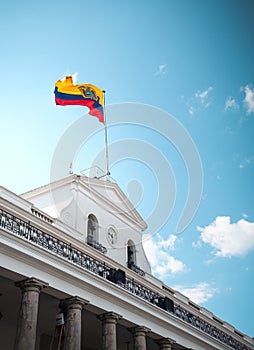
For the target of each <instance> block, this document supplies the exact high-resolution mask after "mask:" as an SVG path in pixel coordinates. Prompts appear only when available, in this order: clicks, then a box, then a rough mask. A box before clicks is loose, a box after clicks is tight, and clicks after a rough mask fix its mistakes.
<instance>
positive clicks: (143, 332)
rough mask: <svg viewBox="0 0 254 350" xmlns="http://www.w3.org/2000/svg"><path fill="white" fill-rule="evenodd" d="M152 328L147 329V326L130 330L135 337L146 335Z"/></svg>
mask: <svg viewBox="0 0 254 350" xmlns="http://www.w3.org/2000/svg"><path fill="white" fill-rule="evenodd" d="M150 330H151V329H150V328H147V327H145V326H136V327H132V328H129V331H130V332H131V333H132V334H134V335H146V333H148V332H150Z"/></svg>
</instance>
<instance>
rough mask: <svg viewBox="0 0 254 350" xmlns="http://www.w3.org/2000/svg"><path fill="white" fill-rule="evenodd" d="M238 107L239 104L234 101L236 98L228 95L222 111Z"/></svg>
mask: <svg viewBox="0 0 254 350" xmlns="http://www.w3.org/2000/svg"><path fill="white" fill-rule="evenodd" d="M238 109H239V104H238V103H237V102H236V100H235V99H234V98H233V97H231V96H229V97H228V98H227V99H226V102H225V107H224V111H228V110H238Z"/></svg>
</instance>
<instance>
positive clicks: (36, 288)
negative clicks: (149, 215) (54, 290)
mask: <svg viewBox="0 0 254 350" xmlns="http://www.w3.org/2000/svg"><path fill="white" fill-rule="evenodd" d="M48 285H49V284H48V283H46V282H43V281H41V280H39V279H37V278H35V277H31V278H26V279H24V280H21V281H17V282H15V286H16V287H19V288H20V289H21V291H22V293H25V292H38V293H39V292H40V291H41V289H42V288H45V287H48Z"/></svg>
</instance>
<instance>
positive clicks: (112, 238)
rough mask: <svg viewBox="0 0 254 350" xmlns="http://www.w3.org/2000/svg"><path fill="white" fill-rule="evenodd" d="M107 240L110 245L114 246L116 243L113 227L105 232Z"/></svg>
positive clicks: (115, 233)
mask: <svg viewBox="0 0 254 350" xmlns="http://www.w3.org/2000/svg"><path fill="white" fill-rule="evenodd" d="M107 239H108V241H109V243H110V244H116V242H117V232H116V230H115V229H114V228H113V227H110V228H109V229H108V232H107Z"/></svg>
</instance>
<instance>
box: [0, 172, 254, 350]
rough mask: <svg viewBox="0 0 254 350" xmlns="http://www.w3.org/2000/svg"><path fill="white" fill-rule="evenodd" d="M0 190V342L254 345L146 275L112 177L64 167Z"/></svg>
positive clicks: (87, 349)
mask: <svg viewBox="0 0 254 350" xmlns="http://www.w3.org/2000/svg"><path fill="white" fill-rule="evenodd" d="M0 195H1V201H0V243H1V245H0V261H1V267H0V349H3V350H11V349H15V350H34V349H38V350H46V349H49V350H53V349H59V350H60V349H64V350H80V349H82V350H95V349H103V350H104V349H110V350H115V349H119V350H125V349H126V350H131V349H135V350H146V349H147V350H153V349H154V350H156V349H163V350H166V349H173V350H183V349H195V350H201V349H207V350H209V349H211V350H212V349H228V350H230V349H237V350H254V341H253V338H250V337H248V336H247V335H244V334H242V333H241V332H239V331H237V330H236V329H235V328H234V327H232V326H231V325H229V324H228V323H227V322H225V321H222V320H220V319H218V318H217V317H216V316H214V315H213V314H212V313H211V312H209V311H208V310H206V309H205V308H203V307H200V306H198V305H196V304H195V303H193V302H192V301H191V300H189V299H188V298H186V297H185V296H183V295H182V294H181V293H179V292H177V291H175V290H173V289H171V288H170V287H168V286H166V285H164V284H163V282H161V281H159V280H158V279H156V278H155V277H154V276H152V275H151V269H150V265H149V262H148V260H147V257H146V255H145V252H144V249H143V246H142V232H143V231H144V230H145V229H146V223H145V222H144V221H143V219H142V218H141V217H140V215H139V214H138V212H137V211H136V210H135V208H134V207H133V206H132V204H131V203H130V202H129V200H128V199H127V198H126V196H125V195H124V194H123V192H122V191H121V190H120V188H119V187H118V186H117V184H115V183H112V182H110V181H102V180H99V179H96V178H88V177H85V176H79V175H74V174H72V175H70V176H68V177H66V178H64V179H61V180H59V181H56V182H54V183H52V184H50V185H46V186H43V187H40V188H37V189H35V190H32V191H30V192H27V193H25V194H23V195H22V196H18V195H16V194H14V193H12V192H10V191H9V190H8V189H5V188H3V187H1V188H0ZM236 312H237V311H236Z"/></svg>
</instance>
